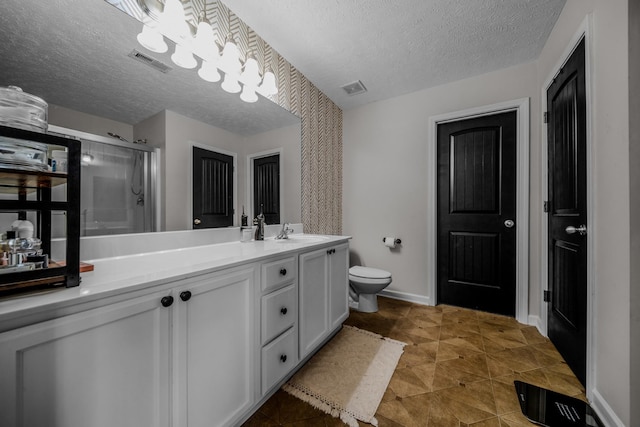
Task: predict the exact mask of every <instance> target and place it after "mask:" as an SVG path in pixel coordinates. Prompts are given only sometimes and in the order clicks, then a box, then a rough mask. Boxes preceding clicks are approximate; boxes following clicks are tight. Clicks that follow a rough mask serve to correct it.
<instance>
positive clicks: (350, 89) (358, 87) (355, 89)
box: [342, 80, 367, 95]
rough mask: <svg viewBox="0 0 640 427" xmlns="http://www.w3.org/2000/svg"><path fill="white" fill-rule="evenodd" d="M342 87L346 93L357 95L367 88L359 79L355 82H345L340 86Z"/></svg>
mask: <svg viewBox="0 0 640 427" xmlns="http://www.w3.org/2000/svg"><path fill="white" fill-rule="evenodd" d="M342 89H344V91H345V92H347V95H358V94H360V93H364V92H366V91H367V88H366V87H364V85H363V84H362V82H361V81H360V80H358V81H357V82H353V83H349V84H346V85H344V86H342Z"/></svg>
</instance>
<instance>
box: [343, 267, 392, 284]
mask: <svg viewBox="0 0 640 427" xmlns="http://www.w3.org/2000/svg"><path fill="white" fill-rule="evenodd" d="M349 280H351V281H354V282H358V283H360V284H363V285H384V284H389V283H391V273H389V272H388V271H385V270H380V269H378V268H371V267H362V266H360V265H356V266H353V267H351V268H350V269H349Z"/></svg>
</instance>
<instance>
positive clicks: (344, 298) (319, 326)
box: [299, 243, 349, 359]
mask: <svg viewBox="0 0 640 427" xmlns="http://www.w3.org/2000/svg"><path fill="white" fill-rule="evenodd" d="M299 264H300V281H299V294H300V297H299V302H300V306H299V310H300V324H299V328H300V334H299V340H300V343H299V344H300V358H301V359H303V358H304V357H306V356H307V355H309V354H310V353H311V352H312V351H314V350H315V349H316V348H317V347H318V346H319V345H320V344H322V342H323V341H324V340H325V339H326V338H327V336H328V335H329V334H330V333H331V332H333V331H334V330H335V329H336V328H338V327H339V326H340V325H341V324H342V322H344V320H345V319H346V318H347V317H348V316H349V306H348V286H349V276H348V269H349V268H348V266H349V244H348V243H343V244H339V245H336V246H332V247H328V248H324V249H320V250H315V251H311V252H307V253H303V254H300V256H299Z"/></svg>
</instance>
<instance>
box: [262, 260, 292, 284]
mask: <svg viewBox="0 0 640 427" xmlns="http://www.w3.org/2000/svg"><path fill="white" fill-rule="evenodd" d="M295 278H296V259H295V258H294V257H291V258H284V259H280V260H278V261H273V262H268V263H265V264H262V291H268V290H270V289H276V288H277V287H278V286H280V285H283V284H285V283H287V282H288V281H290V280H294V279H295Z"/></svg>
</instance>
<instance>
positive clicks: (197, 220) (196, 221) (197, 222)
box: [193, 218, 202, 225]
mask: <svg viewBox="0 0 640 427" xmlns="http://www.w3.org/2000/svg"><path fill="white" fill-rule="evenodd" d="M201 222H202V221H200V218H196V219H194V220H193V223H194V224H195V225H200V223H201Z"/></svg>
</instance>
